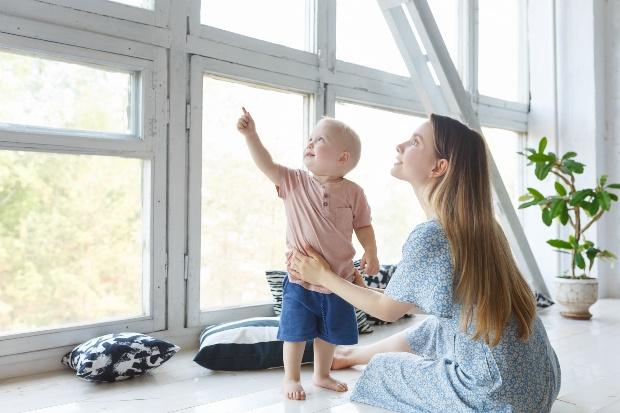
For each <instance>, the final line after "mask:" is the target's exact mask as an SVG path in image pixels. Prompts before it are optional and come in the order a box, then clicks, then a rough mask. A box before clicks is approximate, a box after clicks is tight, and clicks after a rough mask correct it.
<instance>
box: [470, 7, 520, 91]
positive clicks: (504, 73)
mask: <svg viewBox="0 0 620 413" xmlns="http://www.w3.org/2000/svg"><path fill="white" fill-rule="evenodd" d="M519 3H520V2H519V1H518V0H479V2H478V9H479V10H478V19H479V34H478V42H479V50H478V91H479V93H480V94H481V95H487V96H492V97H496V98H500V99H507V100H512V101H518V100H521V99H522V96H521V90H520V86H521V78H520V76H521V73H520V72H521V62H520V52H519V50H520V44H521V41H522V39H520V38H519V37H520V35H521V30H520V26H521V22H520V17H519V16H520V6H519Z"/></svg>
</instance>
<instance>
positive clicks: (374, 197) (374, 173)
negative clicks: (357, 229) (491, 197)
mask: <svg viewBox="0 0 620 413" xmlns="http://www.w3.org/2000/svg"><path fill="white" fill-rule="evenodd" d="M336 117H337V118H338V119H340V120H342V121H343V122H346V123H347V124H349V126H351V127H352V128H353V129H354V130H355V131H357V132H358V134H359V135H360V138H361V140H362V157H361V159H360V162H359V164H358V165H357V167H356V168H355V169H354V170H353V171H351V173H350V174H349V175H347V178H348V179H351V180H352V181H354V182H356V183H357V184H359V185H360V186H361V187H362V188H363V189H364V192H365V193H366V197H367V199H368V202H369V204H370V208H371V210H372V222H373V227H374V230H375V235H376V238H377V249H378V256H379V261H380V262H381V263H382V264H396V263H398V262H399V261H400V258H401V248H402V245H403V243H404V242H405V240H406V239H407V236H408V235H409V233H410V232H411V230H412V229H413V227H414V226H415V224H417V223H420V222H422V221H424V220H425V216H424V212H423V211H422V209H421V207H420V205H419V203H418V201H417V199H416V198H415V195H414V193H413V191H412V190H411V186H410V185H408V184H407V183H405V182H403V181H399V180H397V179H396V178H394V177H393V176H391V175H390V170H391V168H392V165H393V164H394V160H395V158H396V145H397V144H399V143H401V142H403V141H405V140H407V139H409V137H411V135H412V134H413V131H414V130H415V129H416V128H417V127H418V125H420V124H421V123H422V122H424V121H425V119H423V118H417V117H414V116H407V115H401V114H398V113H394V112H389V111H386V110H380V109H373V108H370V107H367V106H361V105H357V104H352V103H345V102H341V101H340V102H336ZM353 238H354V241H355V242H354V246H355V250H356V251H357V254H356V256H357V257H358V258H361V257H362V255H363V252H364V250H363V249H362V247H361V246H360V244H359V243H358V242H357V239H356V238H355V235H354V236H353Z"/></svg>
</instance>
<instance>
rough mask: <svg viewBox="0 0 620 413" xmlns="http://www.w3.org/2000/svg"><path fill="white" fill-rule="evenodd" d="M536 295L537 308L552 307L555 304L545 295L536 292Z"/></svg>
mask: <svg viewBox="0 0 620 413" xmlns="http://www.w3.org/2000/svg"><path fill="white" fill-rule="evenodd" d="M534 294H535V295H536V307H538V308H540V309H543V308H547V307H551V306H552V305H553V304H555V302H554V301H553V300H552V299H551V298H549V297H547V296H546V295H544V294H543V293H539V292H535V293H534Z"/></svg>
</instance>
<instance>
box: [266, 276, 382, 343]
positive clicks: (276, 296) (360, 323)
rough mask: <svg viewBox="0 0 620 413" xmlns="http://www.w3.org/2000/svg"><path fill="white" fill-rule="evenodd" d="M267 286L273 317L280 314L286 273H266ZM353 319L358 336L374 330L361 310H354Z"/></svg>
mask: <svg viewBox="0 0 620 413" xmlns="http://www.w3.org/2000/svg"><path fill="white" fill-rule="evenodd" d="M265 274H266V276H267V284H269V291H271V295H272V296H273V312H274V314H275V315H278V316H279V315H280V314H281V313H282V284H283V282H284V277H286V276H287V275H286V271H267V272H266V273H265ZM355 318H356V320H357V331H358V332H359V333H360V334H368V333H372V332H373V331H374V330H373V328H372V326H371V325H370V324H369V323H368V318H367V314H366V313H365V312H363V311H362V310H359V309H357V308H356V309H355Z"/></svg>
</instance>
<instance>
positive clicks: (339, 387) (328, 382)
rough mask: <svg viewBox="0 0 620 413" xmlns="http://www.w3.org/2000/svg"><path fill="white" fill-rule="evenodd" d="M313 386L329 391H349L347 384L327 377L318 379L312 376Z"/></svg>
mask: <svg viewBox="0 0 620 413" xmlns="http://www.w3.org/2000/svg"><path fill="white" fill-rule="evenodd" d="M314 384H316V385H317V386H320V387H325V388H326V389H329V390H334V391H339V392H345V391H347V390H349V387H348V386H347V383H343V382H341V381H338V380H335V379H333V378H332V377H331V376H327V377H318V376H314Z"/></svg>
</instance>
